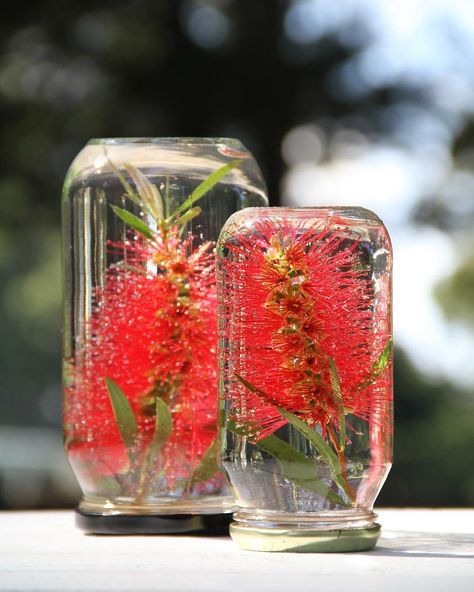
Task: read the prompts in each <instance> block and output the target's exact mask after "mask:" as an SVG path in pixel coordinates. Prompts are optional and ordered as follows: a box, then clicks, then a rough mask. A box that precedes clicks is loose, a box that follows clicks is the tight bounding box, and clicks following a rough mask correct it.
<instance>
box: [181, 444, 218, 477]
mask: <svg viewBox="0 0 474 592" xmlns="http://www.w3.org/2000/svg"><path fill="white" fill-rule="evenodd" d="M217 451H218V442H217V438H215V439H214V440H213V441H212V442H211V444H210V445H209V447H208V449H207V450H206V452H205V453H204V456H203V457H202V458H201V461H200V462H199V464H198V466H197V467H196V468H195V469H194V471H193V474H192V475H191V477H190V479H189V482H188V486H187V489H190V488H191V487H192V486H193V485H194V484H195V483H199V482H201V481H207V480H208V479H210V478H211V477H213V476H214V475H215V473H216V472H217V471H218V470H219V465H218V464H217Z"/></svg>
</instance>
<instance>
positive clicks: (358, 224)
mask: <svg viewBox="0 0 474 592" xmlns="http://www.w3.org/2000/svg"><path fill="white" fill-rule="evenodd" d="M217 255H218V301H219V325H220V329H219V331H220V333H219V344H220V348H219V349H220V353H219V363H220V373H221V379H220V396H221V417H222V429H221V447H220V449H221V464H222V466H223V467H224V469H225V470H226V472H227V474H228V476H229V479H230V481H231V483H232V486H233V488H234V491H235V496H236V504H237V506H238V511H237V512H236V514H235V515H234V523H233V524H232V526H231V534H232V536H233V538H234V539H235V540H236V541H237V542H238V543H239V544H240V545H241V546H242V547H244V548H246V549H254V550H264V551H349V550H362V549H369V548H371V547H373V546H374V545H375V543H376V541H377V538H378V536H379V530H380V527H379V525H378V524H376V523H375V518H376V515H375V514H374V512H373V509H372V507H373V503H374V500H375V498H376V496H377V494H378V492H379V490H380V488H381V487H382V484H383V483H384V481H385V478H386V476H387V474H388V472H389V469H390V466H391V460H392V363H391V360H392V320H391V314H392V313H391V311H392V304H391V269H392V252H391V246H390V239H389V236H388V234H387V231H386V229H385V228H384V226H383V224H382V222H381V221H380V219H379V218H378V217H377V216H376V215H375V214H373V213H372V212H370V211H368V210H365V209H362V208H349V207H347V208H345V207H338V208H323V207H321V208H249V209H246V210H243V211H241V212H238V213H236V214H234V215H233V216H231V218H230V219H229V220H228V221H227V223H226V224H225V226H224V228H223V229H222V232H221V235H220V238H219V241H218V246H217Z"/></svg>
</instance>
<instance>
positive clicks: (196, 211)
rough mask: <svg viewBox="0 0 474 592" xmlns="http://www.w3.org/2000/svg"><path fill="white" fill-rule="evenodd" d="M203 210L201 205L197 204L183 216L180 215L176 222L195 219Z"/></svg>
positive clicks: (180, 222) (183, 222) (184, 222)
mask: <svg viewBox="0 0 474 592" xmlns="http://www.w3.org/2000/svg"><path fill="white" fill-rule="evenodd" d="M201 212H202V209H201V208H200V207H199V206H196V207H194V208H191V209H190V210H188V211H187V212H185V213H184V214H183V215H182V216H180V217H179V218H178V220H177V221H176V224H178V225H179V224H186V223H187V222H190V221H191V220H193V219H194V218H196V216H199V214H200V213H201Z"/></svg>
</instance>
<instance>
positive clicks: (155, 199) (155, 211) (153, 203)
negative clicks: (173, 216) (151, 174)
mask: <svg viewBox="0 0 474 592" xmlns="http://www.w3.org/2000/svg"><path fill="white" fill-rule="evenodd" d="M123 166H124V167H125V169H126V171H127V173H128V174H129V175H130V177H131V178H132V180H133V182H134V183H135V186H136V188H137V192H138V195H139V197H140V199H141V201H143V203H144V204H146V205H147V206H148V208H149V209H150V211H151V213H152V215H153V217H154V218H155V219H156V220H157V221H158V220H163V218H164V212H163V199H162V197H161V194H160V192H159V190H158V187H156V185H153V183H151V182H150V180H149V179H148V178H147V177H146V176H145V175H144V174H143V173H142V172H141V171H140V169H137V168H136V167H134V166H133V165H132V164H130V163H129V162H125V163H124V165H123Z"/></svg>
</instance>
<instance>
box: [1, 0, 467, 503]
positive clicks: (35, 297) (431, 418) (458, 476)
mask: <svg viewBox="0 0 474 592" xmlns="http://www.w3.org/2000/svg"><path fill="white" fill-rule="evenodd" d="M290 4H291V3H289V2H274V1H270V0H260V1H259V2H255V0H239V1H238V2H237V1H232V0H228V1H217V0H215V1H212V0H206V1H204V0H203V1H197V0H196V1H193V0H180V1H178V0H160V1H159V2H156V1H152V0H136V1H134V2H126V1H123V0H115V1H114V2H111V1H110V0H106V1H101V2H99V1H91V0H82V1H81V2H79V1H78V0H72V1H69V2H68V3H67V5H65V4H64V3H63V2H59V1H57V0H39V1H37V2H35V3H31V2H22V1H19V2H16V3H13V4H11V3H10V4H8V5H7V6H6V7H4V8H3V13H2V20H1V22H0V33H1V34H0V52H1V55H0V122H1V134H0V153H1V158H0V286H1V288H2V290H1V295H0V431H1V428H2V426H4V427H5V426H43V427H44V428H46V427H48V426H50V427H52V428H53V429H54V430H55V432H54V433H56V434H57V441H58V442H59V440H60V333H59V331H60V300H61V287H60V234H59V232H60V231H59V227H60V194H61V185H62V181H63V178H64V175H65V173H66V170H67V167H68V165H69V163H70V162H71V161H72V159H73V158H74V156H75V154H76V153H77V152H78V151H79V150H80V149H81V147H82V146H83V145H84V144H85V142H86V141H87V140H88V139H89V138H90V137H107V136H118V137H120V136H142V135H144V136H167V135H170V136H180V135H183V136H200V135H201V136H210V135H216V136H237V137H239V138H241V139H242V141H243V142H244V143H245V144H246V145H247V146H248V148H249V149H250V150H252V152H253V153H254V155H255V156H256V158H257V160H258V161H259V162H260V163H261V165H262V169H263V172H264V174H265V176H266V178H267V181H268V186H269V190H270V196H271V200H272V202H273V203H274V204H276V203H278V199H279V187H280V184H281V178H282V175H283V173H284V171H285V167H284V163H283V160H282V156H281V142H282V138H283V136H284V134H285V133H287V132H288V131H289V130H290V129H291V128H292V127H294V126H296V125H299V124H301V123H305V122H316V121H317V122H323V123H322V124H324V126H325V127H326V128H328V129H343V128H344V127H350V128H351V129H355V130H358V131H359V132H360V133H361V134H364V136H365V137H367V138H369V140H371V141H376V140H377V139H380V138H383V137H385V135H387V134H389V133H391V131H393V128H397V116H396V114H397V113H401V112H402V108H406V107H407V106H416V107H417V108H420V109H424V110H426V111H427V110H429V109H430V105H429V101H430V99H429V97H428V96H427V93H426V92H425V90H424V89H423V87H422V86H421V87H420V85H416V84H415V83H408V82H406V81H405V82H401V81H400V80H395V81H391V82H387V83H386V84H381V85H379V86H377V87H376V86H373V87H370V88H369V86H370V85H369V82H370V81H369V82H367V81H366V83H367V89H368V90H367V92H365V94H364V93H363V92H361V91H360V88H361V85H362V83H363V77H359V78H357V74H354V72H355V70H354V69H353V71H352V70H351V69H350V68H349V70H347V66H346V64H347V63H349V62H350V59H351V58H352V57H353V56H355V55H356V54H357V52H358V50H359V49H360V48H361V47H362V45H363V43H364V42H365V41H366V40H367V39H368V34H367V30H366V26H365V24H364V22H363V21H361V20H360V19H359V20H358V19H354V21H353V22H351V23H349V25H348V27H346V28H347V30H348V31H349V33H350V36H348V35H346V41H344V38H343V36H342V34H341V35H340V34H339V33H340V31H338V30H337V28H334V30H333V31H332V32H330V33H326V34H322V35H321V36H320V37H319V38H316V37H315V40H314V41H312V42H306V41H305V42H304V43H301V44H299V45H298V44H297V43H295V42H294V41H292V40H291V39H290V38H289V37H288V36H287V37H285V35H284V22H285V23H287V24H288V19H287V18H286V17H285V15H286V11H287V9H288V7H289V6H290ZM293 4H295V3H293ZM203 10H204V12H203ZM206 11H207V12H206ZM285 18H286V20H285ZM303 24H304V23H303ZM303 30H305V29H303ZM347 40H348V41H347ZM344 68H346V70H344ZM341 72H342V73H344V72H346V73H347V72H349V74H351V72H352V74H351V75H352V82H353V83H354V84H355V85H356V86H354V87H353V89H352V92H349V91H348V90H347V92H345V91H344V87H343V86H337V84H336V82H337V80H338V75H339V74H341ZM348 79H349V80H350V76H349V78H348ZM356 83H357V84H359V87H357V84H356ZM354 88H359V91H358V94H357V92H355V91H354ZM397 109H398V111H397ZM390 110H391V111H390ZM387 113H389V114H390V117H387V116H386V114H387ZM322 124H321V125H322ZM469 126H471V128H469ZM458 127H459V133H458V138H460V139H459V142H458V146H457V148H456V158H458V159H459V160H460V162H461V161H462V163H464V164H463V166H465V167H467V169H469V170H471V169H472V163H471V161H470V160H469V158H467V156H466V155H467V154H468V153H469V154H471V156H472V148H471V146H473V145H474V142H472V141H471V140H472V137H471V136H472V134H471V136H469V133H467V132H465V133H464V134H463V130H466V129H467V130H468V129H472V127H473V126H472V123H470V122H468V123H467V124H465V125H464V126H463V125H460V126H458ZM458 148H459V150H458ZM469 150H470V151H471V152H469ZM463 155H464V156H463ZM458 203H460V201H459V200H458V198H456V197H455V198H453V200H451V201H449V200H447V201H440V200H437V199H436V198H435V197H434V196H425V199H424V200H422V202H421V205H420V206H419V207H418V208H417V209H416V211H414V222H415V223H420V224H429V225H434V226H438V227H440V228H442V229H443V230H444V231H449V232H455V231H456V229H458V228H460V227H462V226H463V225H464V227H466V225H467V227H469V224H470V225H471V228H472V224H473V221H474V216H473V212H474V208H472V204H471V203H469V204H467V206H466V208H464V209H463V210H462V212H461V214H459V209H458V210H456V208H454V210H453V208H452V206H453V205H455V204H458ZM456 212H457V214H456ZM456 216H457V217H456ZM447 221H448V222H449V223H450V225H449V228H448V227H446V223H447ZM407 289H409V286H407ZM437 297H438V299H439V302H440V303H441V305H442V306H443V309H444V310H445V312H446V313H447V315H448V317H450V318H456V319H458V320H460V321H463V322H469V323H470V324H471V326H472V324H473V322H474V312H473V311H474V306H473V302H474V259H473V258H472V257H467V258H466V260H465V261H464V263H463V264H462V265H461V267H460V268H459V269H458V270H456V271H455V272H454V275H453V276H452V277H451V278H448V279H447V280H446V281H445V282H443V283H442V284H441V285H440V286H439V289H438V292H437ZM395 374H396V432H395V434H396V436H395V465H394V468H393V470H392V473H391V475H390V476H389V480H388V482H387V485H386V486H385V487H384V489H383V491H382V494H381V497H380V503H385V504H391V505H450V506H452V505H468V504H472V503H473V502H474V471H473V470H472V468H473V467H472V450H473V449H474V433H473V430H472V410H473V393H472V392H470V391H463V390H462V389H461V388H460V387H456V386H454V385H453V384H449V383H447V382H443V383H441V382H433V381H432V380H430V379H429V378H427V377H424V376H422V375H421V374H420V373H419V372H418V371H417V370H415V368H414V366H413V365H412V363H411V362H410V360H409V359H408V358H407V356H406V355H405V354H404V353H403V352H402V351H400V350H399V351H397V355H396V365H395ZM0 435H1V434H0ZM0 441H1V438H0ZM33 446H34V442H33ZM9 454H10V455H11V457H12V458H13V456H14V455H13V452H12V451H9V450H2V451H1V453H0V456H2V457H4V458H7V457H8V455H9ZM12 462H13V461H12ZM38 462H39V461H38ZM5 463H6V464H5ZM40 465H41V463H39V464H38V470H41V466H40ZM7 466H9V465H8V462H6V461H3V465H2V462H0V506H1V505H2V503H3V504H4V505H7V506H14V505H18V504H20V503H21V502H20V501H19V500H20V498H21V496H20V495H19V494H20V491H21V489H24V488H25V483H28V478H25V477H24V476H23V477H22V479H20V480H19V481H18V482H16V481H8V479H9V478H10V477H8V475H7V472H8V471H7V469H6V468H5V467H7ZM2 467H3V468H2ZM45 467H46V463H45ZM44 470H45V471H46V468H45V469H44ZM62 470H63V471H65V469H64V468H63V469H62ZM2 471H3V473H2ZM63 474H64V475H66V473H63ZM7 477H8V478H7ZM31 479H32V477H31ZM15 483H17V485H15ZM54 483H56V485H54ZM12 484H13V485H12ZM7 486H8V487H7ZM15 487H16V489H15ZM48 487H49V491H48V488H47V487H44V488H43V489H41V488H39V489H38V492H39V493H38V495H37V496H36V497H34V496H32V497H31V496H30V497H28V496H27V499H28V502H25V504H26V503H27V504H29V505H33V506H35V505H36V506H44V505H49V504H51V503H56V504H61V503H64V504H67V503H71V494H70V493H69V494H67V493H66V492H65V491H64V488H63V489H61V487H60V486H59V485H58V479H56V481H54V480H52V481H51V482H50V485H49V486H48ZM7 493H8V495H7ZM25 499H26V498H25ZM52 500H53V501H52Z"/></svg>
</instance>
